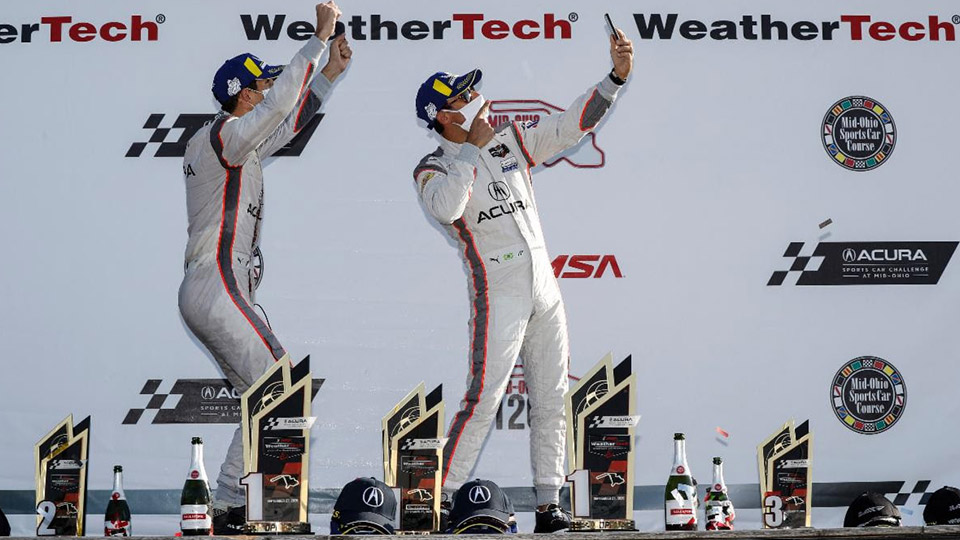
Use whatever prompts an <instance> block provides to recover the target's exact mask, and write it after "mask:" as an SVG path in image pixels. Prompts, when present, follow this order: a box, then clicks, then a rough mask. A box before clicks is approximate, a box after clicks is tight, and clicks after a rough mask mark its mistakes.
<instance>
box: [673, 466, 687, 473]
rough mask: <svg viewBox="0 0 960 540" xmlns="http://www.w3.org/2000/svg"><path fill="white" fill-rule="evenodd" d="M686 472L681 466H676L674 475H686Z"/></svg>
mask: <svg viewBox="0 0 960 540" xmlns="http://www.w3.org/2000/svg"><path fill="white" fill-rule="evenodd" d="M686 472H687V468H686V467H684V466H683V465H677V468H676V469H675V472H674V474H686Z"/></svg>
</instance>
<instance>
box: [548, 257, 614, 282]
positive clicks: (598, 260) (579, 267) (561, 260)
mask: <svg viewBox="0 0 960 540" xmlns="http://www.w3.org/2000/svg"><path fill="white" fill-rule="evenodd" d="M551 264H552V265H553V275H555V276H557V277H558V278H588V277H593V278H601V277H603V275H604V273H606V272H607V271H608V270H609V274H610V275H611V276H613V277H615V278H622V277H623V272H621V271H620V264H619V263H617V257H616V256H614V255H558V256H557V258H556V259H554V260H553V263H551Z"/></svg>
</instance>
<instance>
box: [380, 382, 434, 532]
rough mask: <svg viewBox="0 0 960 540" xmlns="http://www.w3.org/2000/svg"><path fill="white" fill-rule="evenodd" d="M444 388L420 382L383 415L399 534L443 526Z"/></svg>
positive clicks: (386, 468) (386, 466)
mask: <svg viewBox="0 0 960 540" xmlns="http://www.w3.org/2000/svg"><path fill="white" fill-rule="evenodd" d="M443 425H444V413H443V390H442V386H437V387H436V388H435V389H434V390H433V391H432V392H430V393H429V394H427V395H424V384H423V383H420V384H419V385H418V386H417V387H416V388H415V389H414V390H413V391H412V392H410V393H409V394H407V396H406V397H404V398H403V399H402V400H400V402H399V403H397V405H396V406H395V407H393V409H391V410H390V412H389V413H388V414H387V415H386V416H384V417H383V421H382V430H383V479H384V483H385V484H387V485H388V486H390V487H394V488H398V489H399V490H400V527H399V530H398V533H400V534H404V533H406V534H417V533H428V532H435V531H437V530H439V529H440V484H441V474H442V467H441V466H442V463H443V455H442V453H443V445H444V443H445V442H446V439H445V438H444V437H443Z"/></svg>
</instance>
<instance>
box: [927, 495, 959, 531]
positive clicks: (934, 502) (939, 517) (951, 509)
mask: <svg viewBox="0 0 960 540" xmlns="http://www.w3.org/2000/svg"><path fill="white" fill-rule="evenodd" d="M923 521H924V523H926V524H927V525H960V489H957V488H955V487H952V486H943V487H942V488H940V489H938V490H936V491H934V492H933V495H930V499H929V500H927V505H926V506H925V507H924V508H923Z"/></svg>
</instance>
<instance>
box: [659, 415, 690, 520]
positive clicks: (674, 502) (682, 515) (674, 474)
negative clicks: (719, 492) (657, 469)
mask: <svg viewBox="0 0 960 540" xmlns="http://www.w3.org/2000/svg"><path fill="white" fill-rule="evenodd" d="M697 506H698V499H697V488H696V485H695V484H694V483H693V475H691V474H690V466H689V465H687V450H686V441H685V440H684V438H683V433H674V435H673V469H671V471H670V478H669V479H668V480H667V487H666V489H665V490H664V495H663V511H664V519H665V521H666V527H667V530H668V531H695V530H697Z"/></svg>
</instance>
